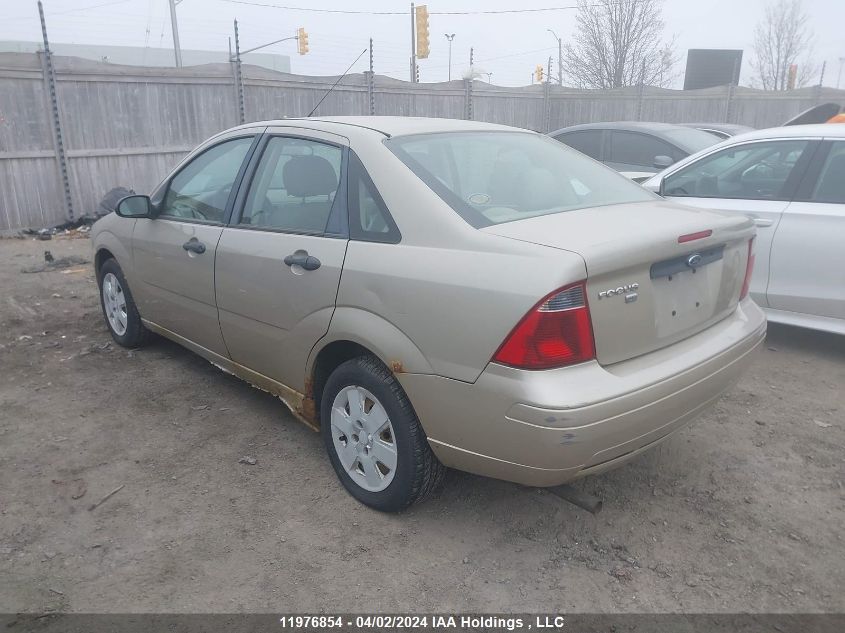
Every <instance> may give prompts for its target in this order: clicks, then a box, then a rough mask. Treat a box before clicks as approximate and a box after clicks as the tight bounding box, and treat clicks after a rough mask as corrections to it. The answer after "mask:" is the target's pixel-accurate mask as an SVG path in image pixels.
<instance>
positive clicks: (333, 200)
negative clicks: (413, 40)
mask: <svg viewBox="0 0 845 633" xmlns="http://www.w3.org/2000/svg"><path fill="white" fill-rule="evenodd" d="M753 238H754V225H753V223H752V221H751V220H750V219H748V218H745V217H734V216H730V215H723V214H719V213H716V212H709V211H703V210H694V209H689V208H685V207H682V206H678V205H677V204H674V203H671V202H666V201H664V200H662V199H661V198H659V197H658V196H656V195H655V194H653V193H650V192H648V191H646V190H645V189H643V188H642V187H640V186H639V185H636V184H634V183H632V182H630V181H629V180H627V179H626V178H624V177H623V176H620V175H619V174H617V173H615V172H613V171H612V170H610V169H608V168H607V167H604V166H603V165H601V164H599V163H596V162H594V161H592V160H591V159H589V158H587V157H585V156H583V155H582V154H580V153H578V152H576V151H575V150H572V149H570V148H568V147H566V146H564V145H562V144H560V143H558V142H556V141H554V140H551V139H550V138H548V137H545V136H543V135H541V134H537V133H533V132H528V131H524V130H518V129H514V128H509V127H505V126H499V125H492V124H484V123H473V122H467V121H452V120H444V119H414V118H391V117H361V118H355V117H351V118H321V119H302V120H284V121H273V122H263V123H253V124H249V125H245V126H241V127H238V128H235V129H232V130H229V131H227V132H224V133H222V134H219V135H217V136H215V137H213V138H211V139H209V140H208V141H206V142H205V143H203V144H202V145H201V146H200V147H199V148H197V149H196V150H195V151H194V152H192V153H191V154H190V155H189V156H188V157H187V158H185V160H184V161H182V163H181V164H179V165H178V166H177V167H176V169H175V170H174V171H173V172H172V173H171V174H170V175H169V176H168V177H167V178H166V179H165V180H164V181H163V182H162V184H161V185H159V186H158V187H157V188H156V189H155V191H153V192H152V194H151V195H150V196H142V195H134V196H130V197H128V198H125V199H123V200H122V201H121V203H120V204H119V206H118V209H117V213H116V214H111V215H109V216H107V217H105V218H103V219H101V220H100V221H99V222H97V224H96V225H95V228H94V230H93V244H94V249H95V252H96V256H95V266H96V271H97V279H98V282H99V287H100V296H101V300H102V307H103V312H104V314H105V319H106V323H107V324H108V327H109V329H110V331H111V334H112V336H113V337H114V339H115V341H117V342H118V343H119V344H121V345H124V346H127V347H136V346H139V345H142V344H143V343H145V342H146V341H147V340H148V339H149V337H150V335H151V334H152V333H156V334H159V335H162V336H165V337H167V338H169V339H172V340H174V341H176V342H178V343H180V344H182V345H184V346H185V347H187V348H188V349H190V350H192V351H194V352H196V353H197V354H199V355H201V356H203V357H204V358H206V359H208V360H209V361H211V362H212V363H214V364H215V365H217V366H218V367H220V368H221V369H222V370H224V371H226V372H230V373H233V374H235V375H237V376H239V377H241V378H243V379H244V380H246V381H249V382H250V383H252V384H253V385H255V386H256V387H258V388H260V389H263V390H266V391H269V392H271V393H273V394H275V395H277V396H278V397H279V398H281V399H282V400H283V401H284V402H285V403H286V404H287V405H288V406H289V407H290V409H291V410H292V411H293V412H294V414H295V415H296V416H297V417H298V418H300V419H301V420H302V421H303V422H305V423H306V424H307V425H309V426H310V427H312V428H313V429H315V430H317V431H319V432H320V433H321V434H322V438H323V441H324V444H325V447H326V450H327V452H328V456H329V459H330V461H331V464H332V466H333V467H334V470H335V471H336V473H337V476H338V477H339V479H340V481H341V482H342V484H343V485H344V486H345V487H346V489H347V490H348V491H349V492H350V493H351V494H352V495H353V496H354V497H355V498H357V499H358V500H359V501H361V502H362V503H365V504H367V505H369V506H371V507H373V508H376V509H379V510H385V511H396V510H401V509H402V508H405V507H407V506H408V505H409V504H411V503H413V502H415V501H418V500H420V499H422V498H424V497H425V496H426V495H427V494H428V493H430V492H431V491H432V490H433V489H435V488H436V487H437V485H438V483H439V482H440V481H441V479H442V477H443V474H444V472H445V469H446V468H447V467H453V468H458V469H461V470H466V471H469V472H473V473H478V474H481V475H486V476H489V477H496V478H500V479H505V480H509V481H513V482H518V483H521V484H525V485H531V486H553V485H557V484H561V483H565V482H568V481H570V480H573V479H575V478H578V477H582V476H585V475H589V474H592V473H598V472H601V471H604V470H607V469H610V468H613V467H615V466H618V465H619V464H622V463H624V462H625V461H627V460H629V459H631V458H633V457H634V456H636V455H638V454H639V453H641V452H643V451H644V450H646V449H648V448H650V447H652V446H654V445H655V444H657V443H659V442H660V441H662V440H664V439H665V438H666V437H668V436H669V435H671V434H672V433H673V432H675V431H677V430H678V429H680V428H682V427H683V426H684V425H685V424H687V423H688V422H689V421H690V420H692V419H693V418H694V417H695V416H697V415H698V414H699V413H701V412H702V411H703V410H704V409H705V408H706V407H707V406H708V405H709V404H711V403H712V402H714V401H715V400H716V399H717V398H718V397H719V395H720V394H721V393H722V392H723V391H724V390H725V389H727V388H728V387H730V386H731V385H732V384H734V382H735V381H736V379H737V377H738V375H739V374H740V372H741V371H742V369H743V367H744V366H745V365H746V364H747V363H748V362H749V359H750V354H751V352H752V351H753V350H754V349H755V348H756V347H757V346H758V345H759V344H760V342H761V341H762V339H763V337H764V334H765V319H764V317H763V314H762V312H761V311H760V310H759V309H758V308H757V306H756V305H755V304H754V303H753V302H752V301H751V299H750V298H749V297H748V282H749V279H750V275H751V272H752V268H753V263H754V239H753ZM280 466H282V465H280Z"/></svg>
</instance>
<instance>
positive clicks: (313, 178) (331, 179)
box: [282, 155, 337, 198]
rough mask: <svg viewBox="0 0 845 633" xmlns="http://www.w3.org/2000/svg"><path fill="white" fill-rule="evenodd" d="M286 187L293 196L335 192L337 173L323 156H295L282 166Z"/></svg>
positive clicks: (301, 196) (299, 196)
mask: <svg viewBox="0 0 845 633" xmlns="http://www.w3.org/2000/svg"><path fill="white" fill-rule="evenodd" d="M282 178H283V179H284V181H285V189H287V192H288V194H289V195H291V196H296V197H298V198H306V197H308V196H320V195H326V194H330V193H334V191H335V190H336V189H337V175H335V173H334V168H332V164H331V163H330V162H329V161H327V160H326V159H325V158H323V157H322V156H313V155H312V156H294V157H293V158H291V159H290V160H289V161H288V162H286V163H285V166H284V167H283V168H282Z"/></svg>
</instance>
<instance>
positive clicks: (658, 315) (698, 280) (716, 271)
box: [651, 246, 724, 338]
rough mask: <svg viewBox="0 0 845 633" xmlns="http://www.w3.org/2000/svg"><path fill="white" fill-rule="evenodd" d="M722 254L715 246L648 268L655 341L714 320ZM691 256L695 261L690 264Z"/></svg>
mask: <svg viewBox="0 0 845 633" xmlns="http://www.w3.org/2000/svg"><path fill="white" fill-rule="evenodd" d="M723 252H724V246H719V247H716V248H711V249H707V250H706V251H697V252H695V253H690V254H687V255H684V256H682V257H675V258H672V259H669V260H665V261H663V262H658V263H656V264H654V265H652V267H651V279H652V292H653V295H654V311H655V314H654V317H655V326H656V330H657V332H656V333H657V336H658V337H659V338H664V337H667V336H673V335H675V334H678V333H680V332H684V331H686V330H691V329H694V328H695V327H696V326H698V325H699V324H701V323H703V322H705V321H708V320H710V319H711V318H712V317H713V316H714V314H715V310H716V307H717V304H718V297H719V288H720V285H721V279H722V267H723V261H722V255H723ZM694 255H698V256H699V257H697V258H695V259H692V260H691V258H692V257H693V256H694ZM692 264H695V265H692Z"/></svg>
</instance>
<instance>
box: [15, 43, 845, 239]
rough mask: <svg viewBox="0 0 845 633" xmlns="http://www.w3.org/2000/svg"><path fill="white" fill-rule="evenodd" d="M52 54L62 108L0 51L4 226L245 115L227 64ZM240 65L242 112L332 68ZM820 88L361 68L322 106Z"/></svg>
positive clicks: (813, 94)
mask: <svg viewBox="0 0 845 633" xmlns="http://www.w3.org/2000/svg"><path fill="white" fill-rule="evenodd" d="M51 61H52V66H53V74H54V80H55V81H54V85H55V104H56V108H57V113H58V118H57V119H56V118H55V117H54V112H53V111H52V104H53V101H52V97H51V94H50V92H49V85H50V84H49V81H48V80H49V77H46V76H45V73H46V72H47V70H45V66H44V65H43V64H42V61H41V60H40V59H39V57H38V55H36V54H27V53H2V54H0V232H4V233H7V232H10V231H15V230H18V229H21V228H27V227H29V228H43V227H48V226H54V225H56V224H60V223H62V222H65V221H67V220H68V219H69V217H68V209H73V210H74V211H75V213H76V216H77V217H78V216H84V215H86V214H91V213H93V212H94V211H95V210H96V208H97V205H98V203H99V201H100V199H101V198H102V196H103V195H104V194H105V192H106V191H108V190H109V189H111V188H112V187H115V186H118V185H122V186H125V187H129V188H133V189H135V190H136V191H139V192H142V191H149V190H150V189H152V188H153V187H154V186H155V184H156V183H157V182H158V181H159V180H160V179H161V177H162V176H163V175H164V174H165V173H166V172H167V171H168V170H169V169H170V168H171V167H172V166H173V165H174V164H176V162H178V160H179V159H180V158H181V157H182V156H183V155H184V154H185V153H186V152H187V151H189V150H190V149H191V148H192V147H194V146H195V145H197V144H198V143H199V142H200V141H202V140H204V139H205V138H207V137H209V136H211V135H212V134H214V133H216V132H219V131H220V130H223V129H226V128H228V127H231V126H233V125H237V124H238V121H239V119H240V112H239V110H240V108H239V99H238V98H237V93H236V90H235V86H236V83H237V82H236V80H235V75H234V73H235V72H236V69H234V68H233V66H232V65H231V64H210V65H206V66H194V67H189V68H179V69H176V68H146V67H138V66H117V65H112V64H102V63H98V62H93V61H88V60H83V59H78V58H73V57H58V56H52V60H51ZM242 72H243V89H244V95H243V101H244V118H245V120H246V121H259V120H264V119H278V118H284V117H297V116H305V115H306V114H308V112H309V111H310V110H311V109H312V108H313V107H314V105H315V104H316V103H317V102H318V101H319V100H320V98H321V97H322V96H323V94H324V93H325V92H326V91H327V90H328V89H329V88H330V87H331V85H332V83H334V80H335V79H336V77H306V76H300V75H290V74H284V73H277V72H273V71H270V70H267V69H264V68H259V67H255V66H247V65H244V66H243V67H242ZM821 101H838V102H843V101H845V91H842V90H834V89H820V88H818V87H814V88H806V89H802V90H794V91H789V92H782V93H770V92H761V91H757V90H751V89H748V88H736V87H734V88H729V87H728V86H725V87H720V88H710V89H707V90H695V91H680V90H665V89H661V88H651V87H631V88H623V89H618V90H575V89H571V88H565V87H560V86H557V85H542V86H541V85H534V86H526V87H521V88H508V87H501V86H492V85H490V84H488V83H486V82H481V81H473V82H468V81H466V80H455V81H451V82H444V83H438V84H420V83H410V82H406V81H400V80H397V79H392V78H390V77H384V76H381V75H375V76H372V77H371V78H370V77H368V75H367V74H366V73H362V74H355V75H349V76H347V77H345V78H344V79H343V81H342V82H341V83H340V84H339V85H338V86H337V87H336V88H335V90H334V91H333V92H332V94H330V95H329V96H328V97H327V98H326V99H325V101H323V103H322V104H321V105H320V107H319V109H318V110H317V112H315V116H319V115H366V114H369V113H370V112H371V109H372V110H374V111H375V113H376V114H380V115H399V116H427V117H447V118H455V119H463V118H472V119H475V120H478V121H490V122H494V123H503V124H507V125H514V126H517V127H523V128H528V129H532V130H537V131H543V132H545V131H549V130H552V129H557V128H560V127H564V126H567V125H573V124H576V123H586V122H593V121H613V120H635V119H640V120H647V121H665V122H690V121H702V122H731V123H743V124H746V125H751V126H754V127H758V128H760V127H770V126H774V125H778V124H779V123H781V122H783V121H785V120H786V119H788V118H790V117H791V116H794V115H795V114H797V113H799V112H800V111H802V110H804V109H807V108H809V107H811V106H813V105H815V104H817V103H820V102H821ZM57 126H60V129H61V130H62V146H61V147H57V142H56V134H55V129H56V128H57ZM62 150H63V154H64V163H65V167H66V169H65V171H64V172H63V171H62V169H61V167H60V164H61V162H62V161H61V157H62ZM63 173H66V174H67V188H66V187H65V183H64V182H63V176H62V175H63ZM67 189H69V191H67ZM66 193H67V196H69V197H66Z"/></svg>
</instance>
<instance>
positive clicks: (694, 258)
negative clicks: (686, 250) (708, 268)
mask: <svg viewBox="0 0 845 633" xmlns="http://www.w3.org/2000/svg"><path fill="white" fill-rule="evenodd" d="M700 263H701V255H700V254H699V253H693V254H692V255H690V256H689V257H687V266H689V267H690V268H695V267H696V266H698V265H699V264H700Z"/></svg>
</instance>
